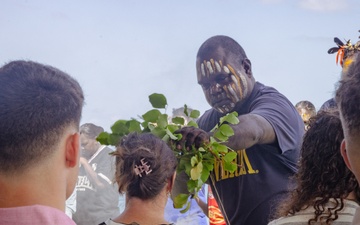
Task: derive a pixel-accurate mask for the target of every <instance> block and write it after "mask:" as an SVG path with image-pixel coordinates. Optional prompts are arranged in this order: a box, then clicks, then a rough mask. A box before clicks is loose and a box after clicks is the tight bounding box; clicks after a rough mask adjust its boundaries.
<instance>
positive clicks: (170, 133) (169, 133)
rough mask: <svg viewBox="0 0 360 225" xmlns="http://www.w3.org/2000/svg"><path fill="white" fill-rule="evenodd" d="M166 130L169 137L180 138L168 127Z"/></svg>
mask: <svg viewBox="0 0 360 225" xmlns="http://www.w3.org/2000/svg"><path fill="white" fill-rule="evenodd" d="M165 132H166V133H167V135H169V137H170V138H171V139H172V140H178V137H177V136H176V135H174V134H173V133H172V132H171V131H170V130H169V129H168V128H166V129H165Z"/></svg>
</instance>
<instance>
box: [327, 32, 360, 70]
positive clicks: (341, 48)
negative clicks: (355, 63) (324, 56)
mask: <svg viewBox="0 0 360 225" xmlns="http://www.w3.org/2000/svg"><path fill="white" fill-rule="evenodd" d="M359 32H360V31H359ZM359 38H360V37H359ZM334 42H335V43H336V45H337V47H333V48H330V49H329V50H328V53H329V54H333V53H337V54H336V64H338V62H339V63H340V65H341V66H343V64H344V62H346V59H347V58H348V57H350V56H352V55H354V53H355V52H357V51H360V42H359V41H358V42H356V43H355V44H354V45H353V44H352V43H351V40H350V39H349V40H347V41H346V43H343V42H342V41H341V40H340V39H339V38H337V37H335V38H334ZM350 63H351V62H347V63H345V66H348V64H350Z"/></svg>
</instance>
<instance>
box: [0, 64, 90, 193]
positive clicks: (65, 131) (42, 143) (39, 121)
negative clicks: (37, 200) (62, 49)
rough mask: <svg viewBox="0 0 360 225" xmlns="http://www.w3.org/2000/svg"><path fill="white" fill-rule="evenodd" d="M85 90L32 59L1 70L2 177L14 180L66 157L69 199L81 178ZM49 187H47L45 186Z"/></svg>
mask: <svg viewBox="0 0 360 225" xmlns="http://www.w3.org/2000/svg"><path fill="white" fill-rule="evenodd" d="M83 102H84V95H83V92H82V89H81V87H80V85H79V84H78V82H77V81H75V80H74V79H73V78H72V77H70V76H69V75H67V74H66V73H64V72H62V71H60V70H58V69H56V68H54V67H51V66H46V65H42V64H39V63H36V62H31V61H12V62H10V63H8V64H6V65H4V66H3V67H1V68H0V175H1V176H4V177H11V176H16V175H21V174H23V173H24V172H27V171H29V170H31V169H32V168H37V166H38V165H45V164H47V163H48V162H49V160H52V159H54V157H63V158H61V159H64V161H65V162H64V161H62V160H60V158H59V159H57V160H55V161H56V162H59V164H60V163H63V164H61V166H62V167H64V168H68V169H69V171H70V172H69V177H68V182H69V183H68V186H67V196H69V195H70V194H71V193H72V190H73V187H74V185H75V182H76V178H77V171H78V161H79V160H78V157H79V154H78V153H79V147H80V146H79V134H78V130H79V123H80V117H81V112H82V107H83ZM44 188H46V187H44Z"/></svg>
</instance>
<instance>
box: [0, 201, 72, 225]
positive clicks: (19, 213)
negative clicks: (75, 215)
mask: <svg viewBox="0 0 360 225" xmlns="http://www.w3.org/2000/svg"><path fill="white" fill-rule="evenodd" d="M5 224H17V225H28V224H59V225H60V224H61V225H76V224H75V222H74V221H73V220H72V219H70V218H69V217H68V216H67V215H66V214H65V213H64V212H62V211H60V210H59V209H56V208H52V207H49V206H43V205H31V206H21V207H14V208H0V225H5Z"/></svg>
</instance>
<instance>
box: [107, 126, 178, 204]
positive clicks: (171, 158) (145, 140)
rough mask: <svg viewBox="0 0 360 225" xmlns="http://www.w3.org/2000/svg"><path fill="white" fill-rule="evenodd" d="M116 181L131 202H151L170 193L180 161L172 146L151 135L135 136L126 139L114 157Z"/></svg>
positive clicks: (133, 134) (120, 190)
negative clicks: (135, 199) (160, 195)
mask: <svg viewBox="0 0 360 225" xmlns="http://www.w3.org/2000/svg"><path fill="white" fill-rule="evenodd" d="M114 155H115V156H116V172H115V180H116V182H117V184H118V185H119V192H120V193H126V196H127V198H129V199H130V198H139V199H141V200H150V199H154V198H156V197H157V196H159V194H160V193H162V192H163V191H166V192H167V193H170V191H171V188H172V185H173V179H174V178H175V170H176V166H177V159H176V157H175V155H174V153H173V151H172V150H171V149H170V148H169V146H168V145H167V144H166V143H165V142H164V141H163V140H161V139H160V138H158V137H156V136H154V135H153V134H151V133H143V134H138V133H131V134H129V135H127V136H125V137H124V138H122V140H121V142H120V144H119V145H118V146H117V148H116V151H115V153H114Z"/></svg>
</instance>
